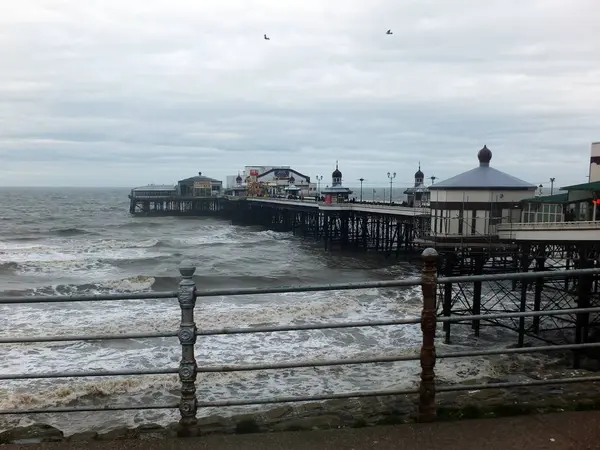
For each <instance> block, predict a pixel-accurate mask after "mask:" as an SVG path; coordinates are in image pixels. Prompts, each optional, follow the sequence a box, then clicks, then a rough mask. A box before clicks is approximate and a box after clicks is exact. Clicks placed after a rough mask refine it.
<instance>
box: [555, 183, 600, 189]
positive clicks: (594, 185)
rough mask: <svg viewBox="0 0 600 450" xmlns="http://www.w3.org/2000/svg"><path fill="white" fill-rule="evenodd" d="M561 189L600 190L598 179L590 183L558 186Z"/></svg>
mask: <svg viewBox="0 0 600 450" xmlns="http://www.w3.org/2000/svg"><path fill="white" fill-rule="evenodd" d="M560 189H561V190H562V191H600V181H592V182H591V183H581V184H574V185H572V186H566V187H561V188H560Z"/></svg>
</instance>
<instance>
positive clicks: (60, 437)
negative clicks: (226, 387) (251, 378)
mask: <svg viewBox="0 0 600 450" xmlns="http://www.w3.org/2000/svg"><path fill="white" fill-rule="evenodd" d="M590 375H591V373H590V372H588V371H584V370H560V371H559V370H557V371H555V372H554V373H548V372H544V373H543V374H541V373H540V374H529V375H520V374H513V375H508V376H506V377H504V378H501V379H487V380H465V381H464V382H463V383H461V384H462V385H466V386H468V385H470V384H472V385H475V384H479V383H482V382H521V381H522V382H527V381H531V380H540V379H546V378H566V377H576V376H590ZM436 402H437V406H438V408H437V413H438V420H458V419H470V418H485V417H490V418H493V417H503V416H510V415H519V414H533V413H544V412H557V411H573V410H592V409H600V383H589V382H586V383H583V382H582V383H571V384H563V385H546V386H526V387H517V388H510V389H483V390H465V391H457V392H445V393H438V395H437V397H436ZM417 407H418V403H417V396H416V395H402V396H394V397H372V398H361V399H347V400H329V401H324V402H312V403H302V404H295V405H287V404H286V405H280V406H274V407H273V408H271V409H269V410H267V411H264V412H261V413H253V414H244V415H236V416H231V417H225V416H221V415H218V414H214V415H210V416H207V417H203V418H200V419H199V420H198V429H199V431H200V433H201V434H213V433H255V432H277V431H291V430H316V429H329V428H344V427H354V428H356V427H365V426H373V425H386V424H402V423H411V422H414V421H415V420H416V415H417ZM178 429H179V425H178V424H177V423H174V424H171V425H168V426H166V427H161V426H158V425H155V424H145V425H142V426H139V427H137V428H134V429H131V428H117V429H114V430H112V431H110V432H108V433H104V434H98V433H96V432H93V431H92V432H87V433H78V434H74V435H72V436H64V434H63V432H62V431H60V430H58V429H56V428H54V427H51V426H49V425H45V424H34V425H31V426H29V427H23V428H16V429H13V430H8V431H5V432H3V433H0V444H7V443H35V442H56V441H90V440H116V439H166V438H170V437H176V436H177V435H178Z"/></svg>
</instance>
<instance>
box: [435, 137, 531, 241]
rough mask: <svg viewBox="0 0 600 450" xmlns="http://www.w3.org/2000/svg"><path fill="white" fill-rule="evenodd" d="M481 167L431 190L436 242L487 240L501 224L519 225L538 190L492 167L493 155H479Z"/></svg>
mask: <svg viewBox="0 0 600 450" xmlns="http://www.w3.org/2000/svg"><path fill="white" fill-rule="evenodd" d="M477 159H478V160H479V166H478V167H476V168H474V169H471V170H469V171H467V172H464V173H461V174H459V175H456V176H454V177H452V178H449V179H447V180H444V181H442V182H440V183H436V184H433V185H431V186H430V187H429V190H430V192H431V201H430V205H431V221H432V223H431V233H432V235H433V236H435V237H436V238H460V239H464V238H473V239H479V238H486V237H487V236H493V235H495V234H496V226H497V225H499V224H501V223H506V222H508V223H510V222H518V221H519V220H520V218H521V209H520V208H521V206H520V204H519V202H521V201H522V200H523V199H525V198H531V197H533V196H534V194H535V190H536V186H535V185H533V184H531V183H528V182H526V181H523V180H520V179H518V178H515V177H513V176H512V175H509V174H507V173H504V172H502V171H500V170H498V169H495V168H493V167H490V161H491V159H492V152H491V151H490V149H488V148H487V146H484V147H483V148H482V149H481V150H479V152H478V153H477Z"/></svg>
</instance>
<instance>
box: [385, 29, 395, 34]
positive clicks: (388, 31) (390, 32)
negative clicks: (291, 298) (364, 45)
mask: <svg viewBox="0 0 600 450" xmlns="http://www.w3.org/2000/svg"><path fill="white" fill-rule="evenodd" d="M385 34H394V33H392V30H387V31H386V32H385Z"/></svg>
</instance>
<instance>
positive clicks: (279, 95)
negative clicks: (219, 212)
mask: <svg viewBox="0 0 600 450" xmlns="http://www.w3.org/2000/svg"><path fill="white" fill-rule="evenodd" d="M598 23H600V2H598V0H526V1H523V0H519V1H516V0H504V1H502V2H490V1H481V0H435V1H434V0H327V1H324V0H301V1H298V0H218V1H217V0H201V1H198V0H169V1H166V0H152V1H147V0H143V1H142V0H127V1H122V0H119V1H116V0H85V1H82V0H19V1H18V2H11V1H8V0H7V1H2V2H0V61H2V69H1V70H0V185H1V186H127V187H134V186H143V185H146V184H149V183H156V184H158V183H174V182H176V181H177V180H179V179H182V178H186V177H188V176H192V175H195V174H196V173H198V172H199V171H201V172H203V174H204V175H208V176H211V177H214V178H219V179H223V180H225V177H226V176H227V175H230V174H237V173H238V171H239V170H242V169H243V167H244V166H245V165H288V166H291V167H292V168H293V169H295V170H297V171H299V172H301V173H304V174H306V175H310V176H313V177H314V176H315V175H324V176H325V179H328V178H329V177H330V176H331V175H330V174H331V171H333V169H334V168H335V161H336V160H339V166H340V169H341V170H342V172H343V173H344V183H345V184H347V185H356V184H358V181H357V180H358V179H359V178H361V177H362V178H364V179H366V181H365V186H381V185H385V184H386V183H387V175H386V174H387V172H396V173H397V177H396V180H395V183H396V184H397V185H398V186H403V185H406V186H408V185H410V184H411V183H412V180H413V174H414V172H415V171H416V170H417V167H418V164H419V161H420V163H421V168H422V170H423V172H424V173H425V176H426V177H427V178H429V177H431V176H435V177H436V180H437V181H441V180H442V179H445V178H449V177H451V176H454V175H456V174H458V173H460V172H462V171H465V170H468V169H471V168H473V167H475V166H476V165H477V164H478V162H477V159H476V154H477V151H478V150H479V149H480V148H481V147H483V145H484V144H485V145H487V146H488V147H489V148H490V149H491V150H492V152H493V159H492V162H491V165H492V166H493V167H495V168H497V169H499V170H503V171H505V172H508V173H510V174H511V175H513V176H516V177H518V178H521V179H523V180H526V181H529V182H531V183H532V184H533V183H535V184H536V185H539V184H543V185H549V183H550V182H549V179H550V178H551V177H554V178H556V186H565V185H569V184H575V183H582V182H586V181H587V175H588V167H589V156H590V144H591V142H592V141H599V140H600V28H599V27H598ZM388 29H391V30H392V32H393V34H392V35H387V34H386V30H388ZM265 33H266V34H267V35H268V36H269V37H270V40H265V39H263V34H265Z"/></svg>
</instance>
